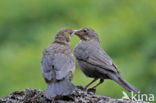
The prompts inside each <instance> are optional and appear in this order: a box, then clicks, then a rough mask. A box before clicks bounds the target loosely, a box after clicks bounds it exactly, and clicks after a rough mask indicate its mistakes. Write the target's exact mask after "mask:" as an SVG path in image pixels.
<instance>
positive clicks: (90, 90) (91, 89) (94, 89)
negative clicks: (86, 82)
mask: <svg viewBox="0 0 156 103" xmlns="http://www.w3.org/2000/svg"><path fill="white" fill-rule="evenodd" d="M87 92H92V93H94V94H95V93H96V88H89V89H88V90H87Z"/></svg>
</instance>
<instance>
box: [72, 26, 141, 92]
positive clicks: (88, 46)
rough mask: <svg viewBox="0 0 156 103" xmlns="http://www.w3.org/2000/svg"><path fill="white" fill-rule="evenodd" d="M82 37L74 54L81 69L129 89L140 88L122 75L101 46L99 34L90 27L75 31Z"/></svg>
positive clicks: (88, 74) (87, 73) (93, 76)
mask: <svg viewBox="0 0 156 103" xmlns="http://www.w3.org/2000/svg"><path fill="white" fill-rule="evenodd" d="M75 34H76V35H78V36H79V37H80V39H81V41H80V43H79V44H78V45H77V46H76V48H75V49H74V55H75V57H76V60H77V62H78V65H79V67H80V69H81V70H82V71H83V72H84V74H85V75H86V76H88V77H91V78H96V79H97V78H99V79H102V80H103V79H111V80H114V81H115V82H117V83H118V84H120V85H121V86H122V87H123V88H125V89H127V90H128V91H135V92H138V91H139V90H138V89H137V88H135V87H134V86H132V85H131V84H129V83H128V82H126V81H125V80H124V79H123V78H122V77H121V76H120V72H119V71H118V69H117V66H116V65H115V64H114V62H113V60H112V59H111V58H110V57H109V55H108V54H107V53H106V52H105V51H104V50H103V49H102V48H101V46H100V44H99V39H98V35H97V34H96V32H95V31H93V30H92V29H90V28H83V29H80V30H79V31H77V32H75Z"/></svg>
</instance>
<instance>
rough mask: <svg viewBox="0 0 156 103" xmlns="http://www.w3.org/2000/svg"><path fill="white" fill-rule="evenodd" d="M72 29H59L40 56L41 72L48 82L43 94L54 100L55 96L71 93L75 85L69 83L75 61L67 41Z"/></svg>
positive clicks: (69, 38) (70, 36)
mask: <svg viewBox="0 0 156 103" xmlns="http://www.w3.org/2000/svg"><path fill="white" fill-rule="evenodd" d="M72 33H73V30H72V29H68V28H67V29H61V30H60V31H59V32H58V33H57V34H56V37H55V40H54V41H53V42H52V43H51V44H50V46H48V47H47V48H45V50H44V51H43V57H42V74H43V77H44V79H45V81H46V83H47V84H48V86H47V89H46V90H45V91H44V94H45V96H46V97H47V98H49V99H51V100H52V101H54V99H55V97H56V96H65V95H69V94H71V93H72V91H73V90H74V88H75V86H74V85H73V84H72V83H71V80H72V76H73V73H74V71H75V62H74V57H73V54H72V50H71V48H70V46H69V43H70V41H71V38H72Z"/></svg>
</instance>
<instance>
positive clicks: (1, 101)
mask: <svg viewBox="0 0 156 103" xmlns="http://www.w3.org/2000/svg"><path fill="white" fill-rule="evenodd" d="M0 103H51V101H50V100H49V99H46V98H45V96H44V94H43V91H40V90H36V89H30V88H28V89H26V90H24V91H14V92H13V93H11V94H10V95H9V96H7V97H3V98H0ZM55 103H144V102H138V101H132V100H123V99H113V98H110V97H106V96H102V95H95V94H94V93H92V92H85V91H83V90H82V89H81V88H80V87H77V88H76V89H75V90H74V91H73V93H72V94H71V95H69V96H64V97H57V98H56V100H55Z"/></svg>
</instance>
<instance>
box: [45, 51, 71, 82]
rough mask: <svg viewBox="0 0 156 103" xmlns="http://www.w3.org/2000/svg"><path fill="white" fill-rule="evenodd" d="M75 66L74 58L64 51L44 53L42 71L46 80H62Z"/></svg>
mask: <svg viewBox="0 0 156 103" xmlns="http://www.w3.org/2000/svg"><path fill="white" fill-rule="evenodd" d="M73 68H74V58H73V56H70V55H68V56H67V55H65V54H62V53H57V54H51V55H44V56H43V58H42V71H43V76H44V78H45V79H46V80H48V81H51V80H53V79H54V80H55V79H56V80H61V79H63V78H65V77H66V76H68V75H69V74H70V73H71V71H72V69H73Z"/></svg>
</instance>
